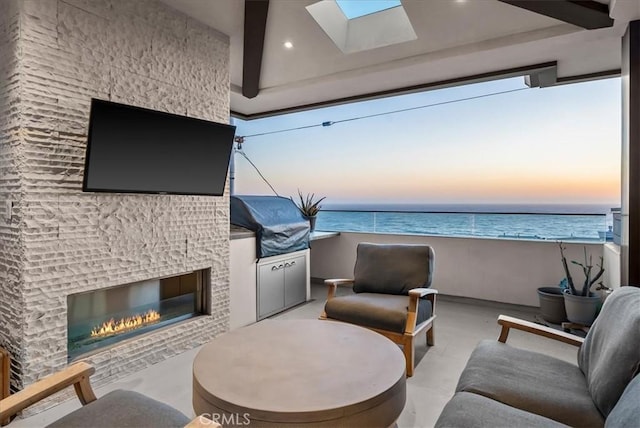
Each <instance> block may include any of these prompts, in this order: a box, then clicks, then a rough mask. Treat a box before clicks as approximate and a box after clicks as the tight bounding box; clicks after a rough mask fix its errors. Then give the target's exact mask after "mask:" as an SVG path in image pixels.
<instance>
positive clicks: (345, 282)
mask: <svg viewBox="0 0 640 428" xmlns="http://www.w3.org/2000/svg"><path fill="white" fill-rule="evenodd" d="M324 283H325V284H327V285H329V286H331V285H336V286H337V285H353V283H354V280H353V279H344V278H334V279H325V280H324Z"/></svg>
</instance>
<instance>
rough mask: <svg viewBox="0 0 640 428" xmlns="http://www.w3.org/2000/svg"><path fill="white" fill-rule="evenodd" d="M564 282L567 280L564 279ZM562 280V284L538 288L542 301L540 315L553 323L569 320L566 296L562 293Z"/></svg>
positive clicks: (539, 297) (540, 300)
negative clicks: (565, 306) (565, 302)
mask: <svg viewBox="0 0 640 428" xmlns="http://www.w3.org/2000/svg"><path fill="white" fill-rule="evenodd" d="M562 282H566V279H563V280H562ZM562 282H561V283H560V286H559V287H558V286H557V285H556V286H551V287H540V288H538V300H539V302H540V315H541V316H542V318H543V319H544V320H545V321H547V322H550V323H553V324H562V323H563V322H565V321H567V311H566V310H565V308H564V296H563V293H562V290H563V288H564V287H563V286H562Z"/></svg>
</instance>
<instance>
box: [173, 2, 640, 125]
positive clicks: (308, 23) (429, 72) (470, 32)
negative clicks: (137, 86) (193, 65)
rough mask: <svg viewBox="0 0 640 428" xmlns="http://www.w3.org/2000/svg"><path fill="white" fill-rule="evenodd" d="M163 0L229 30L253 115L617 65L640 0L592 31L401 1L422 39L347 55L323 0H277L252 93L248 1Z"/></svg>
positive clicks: (507, 10) (477, 8)
mask: <svg viewBox="0 0 640 428" xmlns="http://www.w3.org/2000/svg"><path fill="white" fill-rule="evenodd" d="M162 1H163V2H164V3H167V4H169V5H170V6H172V7H174V8H176V9H178V10H180V11H182V12H184V13H186V14H187V15H190V16H192V17H194V18H195V19H198V20H200V21H202V22H204V23H205V24H207V25H209V26H211V27H213V28H215V29H217V30H218V31H220V32H222V33H224V34H227V35H229V37H230V41H231V110H232V111H234V112H238V113H241V114H245V115H252V114H260V113H263V112H269V111H273V110H279V109H286V108H292V107H296V106H300V105H306V104H311V103H317V102H324V101H331V100H335V99H340V98H345V97H350V96H360V95H365V94H368V93H372V92H379V91H384V90H392V89H396V88H403V87H407V86H412V85H421V84H428V83H433V82H440V81H444V80H449V79H454V78H463V77H466V76H473V75H477V74H481V73H488V72H495V71H500V70H505V69H510V68H515V67H525V66H530V65H534V64H540V63H545V62H549V61H557V73H558V78H563V77H572V76H578V75H583V74H590V73H599V72H604V71H608V70H616V69H619V68H620V60H621V37H622V35H623V34H624V31H625V28H626V25H627V22H628V21H629V20H631V19H635V18H636V17H634V16H632V15H634V14H637V12H638V10H639V9H640V6H636V5H640V1H639V0H613V1H612V2H611V5H610V8H611V16H612V17H613V18H615V19H616V21H615V25H614V26H613V27H611V28H604V29H598V30H584V29H582V28H579V27H576V26H573V25H571V24H566V23H564V22H561V21H558V20H555V19H553V18H548V17H545V16H542V15H539V14H536V13H534V12H529V11H526V10H524V9H520V8H517V7H514V6H511V5H508V4H505V3H501V2H499V1H497V0H467V1H466V2H456V1H454V0H403V1H402V5H403V7H404V9H405V10H406V13H407V15H408V17H409V19H410V21H411V24H412V25H413V28H414V30H415V32H416V34H417V36H418V38H417V39H416V40H413V41H409V42H405V43H401V44H396V45H392V46H386V47H382V48H377V49H373V50H369V51H364V52H357V53H352V54H344V53H343V52H342V51H341V50H340V49H339V48H338V47H336V45H335V44H334V43H333V42H332V41H331V39H330V38H329V37H328V36H327V35H326V34H325V33H324V31H323V30H322V29H321V28H320V27H319V26H318V24H317V23H316V22H315V21H314V19H313V18H312V17H311V15H310V14H309V12H307V10H306V8H305V7H306V6H307V5H309V4H312V3H314V2H315V1H316V0H271V1H270V3H269V14H268V19H267V29H266V36H265V44H264V54H263V60H262V73H261V79H260V93H259V94H258V96H257V97H255V98H252V99H248V98H245V97H244V96H242V93H241V87H242V48H243V20H244V1H242V0H162ZM601 2H602V3H608V1H604V0H603V1H601ZM630 3H632V4H633V6H631V7H630V6H629V4H630ZM286 40H289V41H291V42H292V43H293V45H294V48H293V49H291V50H287V49H285V48H284V47H283V43H284V42H285V41H286Z"/></svg>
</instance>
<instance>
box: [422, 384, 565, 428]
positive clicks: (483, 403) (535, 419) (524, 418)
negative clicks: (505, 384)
mask: <svg viewBox="0 0 640 428" xmlns="http://www.w3.org/2000/svg"><path fill="white" fill-rule="evenodd" d="M435 426H436V428H450V427H455V428H460V427H558V428H559V427H566V426H567V425H564V424H561V423H558V422H556V421H554V420H552V419H548V418H545V417H543V416H539V415H536V414H535V413H529V412H525V411H524V410H520V409H516V408H514V407H511V406H507V405H506V404H502V403H500V402H498V401H495V400H492V399H490V398H487V397H484V396H482V395H477V394H472V393H470V392H458V393H457V394H456V395H454V396H453V398H452V399H451V400H450V401H449V402H448V403H447V405H446V406H444V409H443V410H442V413H441V414H440V417H439V418H438V420H437V421H436V425H435Z"/></svg>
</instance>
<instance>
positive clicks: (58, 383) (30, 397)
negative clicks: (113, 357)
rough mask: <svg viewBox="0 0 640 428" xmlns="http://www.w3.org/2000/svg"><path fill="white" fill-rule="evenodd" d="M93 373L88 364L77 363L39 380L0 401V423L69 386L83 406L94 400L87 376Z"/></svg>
mask: <svg viewBox="0 0 640 428" xmlns="http://www.w3.org/2000/svg"><path fill="white" fill-rule="evenodd" d="M94 372H95V369H94V368H93V367H91V366H90V365H89V364H87V363H84V362H79V363H75V364H73V365H71V366H69V367H67V368H65V369H63V370H61V371H59V372H57V373H54V374H52V375H50V376H47V377H45V378H43V379H40V380H39V381H37V382H35V383H33V384H31V385H29V386H27V387H26V388H24V389H23V390H22V391H19V392H17V393H15V394H13V395H10V396H9V397H7V398H5V399H3V400H0V421H2V420H5V419H7V418H9V417H11V416H13V415H15V414H17V413H18V412H20V411H22V410H24V409H26V408H27V407H29V406H31V405H32V404H34V403H37V402H38V401H40V400H42V399H43V398H46V397H48V396H50V395H52V394H55V393H56V392H59V391H62V390H63V389H65V388H67V387H69V386H71V385H73V386H74V388H75V390H76V394H77V395H78V398H79V399H80V402H81V403H82V404H83V405H85V404H88V403H90V402H92V401H94V400H96V396H95V394H94V393H93V389H91V384H90V383H89V376H91V375H92V374H93V373H94Z"/></svg>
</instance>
